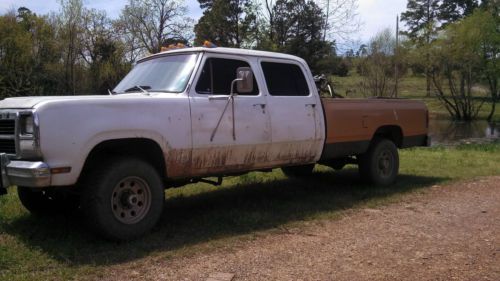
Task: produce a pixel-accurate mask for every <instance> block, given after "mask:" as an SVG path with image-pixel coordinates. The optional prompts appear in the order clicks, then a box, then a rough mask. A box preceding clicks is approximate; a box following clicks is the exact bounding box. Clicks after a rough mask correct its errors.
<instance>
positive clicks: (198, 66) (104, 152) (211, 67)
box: [0, 47, 428, 240]
mask: <svg viewBox="0 0 500 281" xmlns="http://www.w3.org/2000/svg"><path fill="white" fill-rule="evenodd" d="M427 132H428V112H427V108H426V106H425V105H424V104H423V103H422V102H418V101H412V100H401V99H378V98H373V99H334V98H321V97H320V95H319V94H318V90H317V88H316V86H315V83H314V80H313V76H312V74H311V71H310V70H309V68H308V66H307V64H306V62H305V61H304V60H302V59H301V58H298V57H295V56H291V55H286V54H279V53H272V52H263V51H254V50H242V49H231V48H204V47H194V48H184V49H177V50H170V51H165V52H161V53H158V54H154V55H151V56H148V57H145V58H143V59H142V60H140V61H138V63H137V64H136V65H135V67H134V68H133V69H132V70H131V71H130V73H128V75H126V77H125V78H124V79H123V80H122V81H121V82H120V83H119V84H118V85H117V86H116V88H114V90H113V91H110V95H108V96H90V95H89V96H39V97H18V98H7V99H4V100H2V101H1V102H0V171H1V186H0V191H1V193H6V192H7V187H9V186H11V185H16V186H17V193H18V196H19V199H20V201H21V203H22V204H23V205H24V206H25V207H26V208H27V209H28V210H29V211H30V212H31V213H35V214H44V213H45V214H47V213H50V212H54V211H59V212H65V211H66V210H68V209H77V210H78V211H79V212H81V213H82V214H83V215H84V217H85V218H86V221H87V222H88V224H89V226H90V227H91V228H92V229H93V230H95V231H96V232H97V233H98V234H99V235H102V236H103V237H106V238H109V239H114V240H129V239H134V238H137V237H139V236H141V235H143V234H145V233H147V232H148V231H150V230H151V229H152V227H153V226H154V225H155V224H156V223H157V221H158V219H159V218H160V215H161V213H162V209H163V204H164V197H165V195H164V190H165V188H170V187H178V186H182V185H184V184H187V183H191V182H197V181H205V182H214V183H220V181H221V180H222V177H223V176H227V175H238V174H242V173H246V172H249V171H269V170H271V169H273V168H281V169H282V171H283V172H284V174H285V175H287V176H291V177H300V176H307V175H309V174H311V173H312V170H313V167H314V165H315V164H316V163H320V164H323V165H327V166H330V167H333V168H334V169H341V168H342V167H343V166H344V165H346V164H357V165H358V166H359V172H360V176H361V178H362V179H364V180H366V181H367V182H370V183H373V184H377V185H389V184H392V183H393V182H394V181H395V180H396V176H397V174H398V169H399V157H398V150H397V149H398V148H407V147H412V146H426V145H427V143H428V136H427ZM208 177H212V178H214V177H216V178H217V179H218V180H217V182H216V181H215V180H209V179H207V178H208Z"/></svg>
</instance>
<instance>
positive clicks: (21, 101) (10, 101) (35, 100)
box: [0, 93, 147, 109]
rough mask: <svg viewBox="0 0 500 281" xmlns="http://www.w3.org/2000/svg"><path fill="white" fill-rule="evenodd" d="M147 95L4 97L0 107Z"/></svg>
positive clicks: (13, 107) (25, 106)
mask: <svg viewBox="0 0 500 281" xmlns="http://www.w3.org/2000/svg"><path fill="white" fill-rule="evenodd" d="M124 96H127V97H147V96H146V95H144V94H142V93H137V94H123V95H114V96H108V95H106V96H101V95H87V96H43V97H17V98H6V99H4V100H1V101H0V109H2V108H12V109H28V108H34V107H36V106H37V105H39V104H42V103H46V102H58V101H75V100H82V101H83V100H85V101H90V100H109V99H119V98H120V97H124Z"/></svg>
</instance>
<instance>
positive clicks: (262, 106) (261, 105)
mask: <svg viewBox="0 0 500 281" xmlns="http://www.w3.org/2000/svg"><path fill="white" fill-rule="evenodd" d="M253 106H260V108H262V109H264V108H265V107H266V104H265V103H256V104H254V105H253Z"/></svg>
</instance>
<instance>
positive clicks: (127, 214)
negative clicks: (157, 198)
mask: <svg viewBox="0 0 500 281" xmlns="http://www.w3.org/2000/svg"><path fill="white" fill-rule="evenodd" d="M150 207H151V189H150V187H149V185H148V184H147V182H146V181H144V180H143V179H141V178H138V177H126V178H123V179H122V180H120V181H119V182H118V183H117V184H116V185H115V187H114V188H113V192H112V193H111V210H112V211H113V215H114V216H115V218H116V219H117V220H118V221H120V222H122V223H124V224H134V223H137V222H139V221H141V220H142V219H143V218H144V217H145V216H146V215H147V213H148V211H149V208H150Z"/></svg>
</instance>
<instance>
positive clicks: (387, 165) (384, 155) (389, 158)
mask: <svg viewBox="0 0 500 281" xmlns="http://www.w3.org/2000/svg"><path fill="white" fill-rule="evenodd" d="M393 162H394V161H393V155H392V153H391V152H390V151H389V150H384V151H382V152H381V153H380V155H379V157H378V163H377V168H378V172H379V175H381V176H382V177H390V176H391V174H392V167H393V165H394V163H393Z"/></svg>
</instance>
